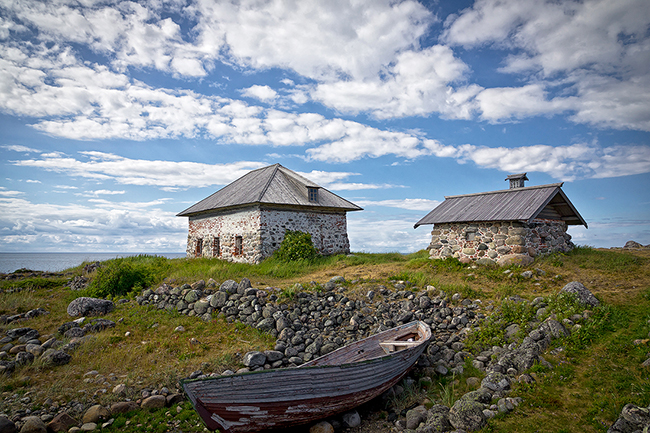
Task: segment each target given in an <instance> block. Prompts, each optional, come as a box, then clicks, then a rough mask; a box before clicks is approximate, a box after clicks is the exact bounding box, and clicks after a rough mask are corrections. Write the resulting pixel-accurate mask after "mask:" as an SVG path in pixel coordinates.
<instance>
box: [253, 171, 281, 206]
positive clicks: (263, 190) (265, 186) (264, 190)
mask: <svg viewBox="0 0 650 433" xmlns="http://www.w3.org/2000/svg"><path fill="white" fill-rule="evenodd" d="M271 167H273V173H271V175H270V176H269V180H267V181H266V185H264V188H262V191H261V192H260V195H259V197H258V198H257V201H258V202H261V201H262V197H264V194H266V191H268V189H269V186H271V182H273V179H274V178H275V174H276V173H277V172H278V170H279V169H280V167H281V165H280V164H278V163H276V164H274V165H272V166H271Z"/></svg>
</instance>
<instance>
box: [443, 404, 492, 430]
mask: <svg viewBox="0 0 650 433" xmlns="http://www.w3.org/2000/svg"><path fill="white" fill-rule="evenodd" d="M449 422H450V423H451V425H452V426H453V427H454V428H456V429H459V430H465V431H468V432H472V431H476V430H479V429H481V428H483V427H484V426H485V424H486V422H487V421H486V419H485V415H484V414H483V405H482V404H481V403H478V402H476V401H473V400H467V399H460V400H457V401H456V403H454V405H453V406H452V408H451V409H450V410H449Z"/></svg>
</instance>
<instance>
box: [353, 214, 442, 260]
mask: <svg viewBox="0 0 650 433" xmlns="http://www.w3.org/2000/svg"><path fill="white" fill-rule="evenodd" d="M364 213H365V212H359V213H358V214H355V213H354V212H353V213H351V214H349V215H348V236H349V238H350V249H351V250H352V251H353V252H354V251H358V252H366V251H368V252H370V251H371V252H402V253H407V252H408V253H412V252H415V251H419V250H421V249H424V248H426V247H427V246H428V245H429V243H430V242H431V235H430V234H429V231H427V230H414V229H413V224H415V222H417V220H418V218H400V219H396V218H391V219H385V218H381V217H377V218H369V217H368V216H367V214H366V215H362V214H364Z"/></svg>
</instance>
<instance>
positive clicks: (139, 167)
mask: <svg viewBox="0 0 650 433" xmlns="http://www.w3.org/2000/svg"><path fill="white" fill-rule="evenodd" d="M91 156H92V158H90V160H80V159H75V158H72V157H70V156H62V155H53V156H49V157H45V156H42V157H41V158H39V159H24V160H17V161H12V164H14V165H16V166H21V167H34V168H41V169H44V170H47V171H53V172H56V173H64V174H66V175H68V176H79V177H83V178H89V179H97V180H113V181H115V182H117V183H121V184H126V185H151V186H156V187H196V188H200V187H205V186H212V185H225V184H228V183H230V182H232V181H233V180H235V179H237V178H239V177H241V176H243V175H244V174H246V173H248V172H249V171H250V170H253V169H256V168H260V167H262V166H264V164H263V163H259V162H249V161H240V162H235V163H232V164H204V163H197V162H189V161H179V162H175V161H160V160H144V159H129V158H123V157H120V156H117V155H114V154H110V153H102V152H91ZM100 191H101V192H100V193H97V194H95V195H98V194H107V193H109V192H106V190H100ZM112 193H116V192H114V191H113V192H112Z"/></svg>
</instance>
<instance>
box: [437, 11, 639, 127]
mask: <svg viewBox="0 0 650 433" xmlns="http://www.w3.org/2000/svg"><path fill="white" fill-rule="evenodd" d="M649 22H650V8H648V7H647V3H646V2H645V1H644V0H621V1H616V2H611V1H608V0H593V1H588V2H578V1H567V2H555V1H550V0H547V1H536V0H523V1H521V0H477V1H476V2H475V3H474V5H473V6H472V7H470V8H467V9H465V10H463V11H462V12H461V13H460V14H459V15H458V16H452V17H449V19H448V20H447V22H446V23H445V24H446V30H445V32H444V33H443V35H442V37H441V40H442V41H444V42H445V43H447V44H450V45H461V46H463V47H465V48H466V49H472V48H477V47H483V46H486V45H488V46H491V47H494V48H496V49H500V50H506V52H509V53H511V54H509V55H507V57H506V58H505V59H504V63H503V66H502V68H501V69H500V71H501V72H503V73H510V74H519V75H520V76H522V77H523V78H524V79H529V80H531V83H529V84H527V85H524V86H522V87H521V88H493V89H485V90H484V91H483V92H481V93H480V94H479V97H478V98H477V99H478V102H479V112H480V115H481V117H482V118H483V119H487V120H489V121H495V120H499V119H500V120H506V119H509V118H523V117H529V116H535V115H540V114H547V113H551V112H555V113H557V112H560V111H563V110H571V111H572V112H573V113H574V114H573V115H572V116H571V119H572V120H573V121H575V122H578V123H588V124H592V125H595V126H599V127H606V128H616V129H628V128H629V129H638V130H644V131H650V106H648V104H646V103H645V101H646V100H647V98H648V96H649V95H648V89H649V88H650V86H649V84H650V72H649V71H648V68H647V64H648V63H649V62H650V36H649V35H648V33H647V30H648V23H649ZM540 79H541V81H540ZM547 91H549V92H550V91H553V92H557V93H558V95H559V96H558V97H555V98H550V99H549V98H547V97H546V96H547V95H545V94H544V92H547ZM567 95H569V96H567ZM519 98H521V99H519Z"/></svg>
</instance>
